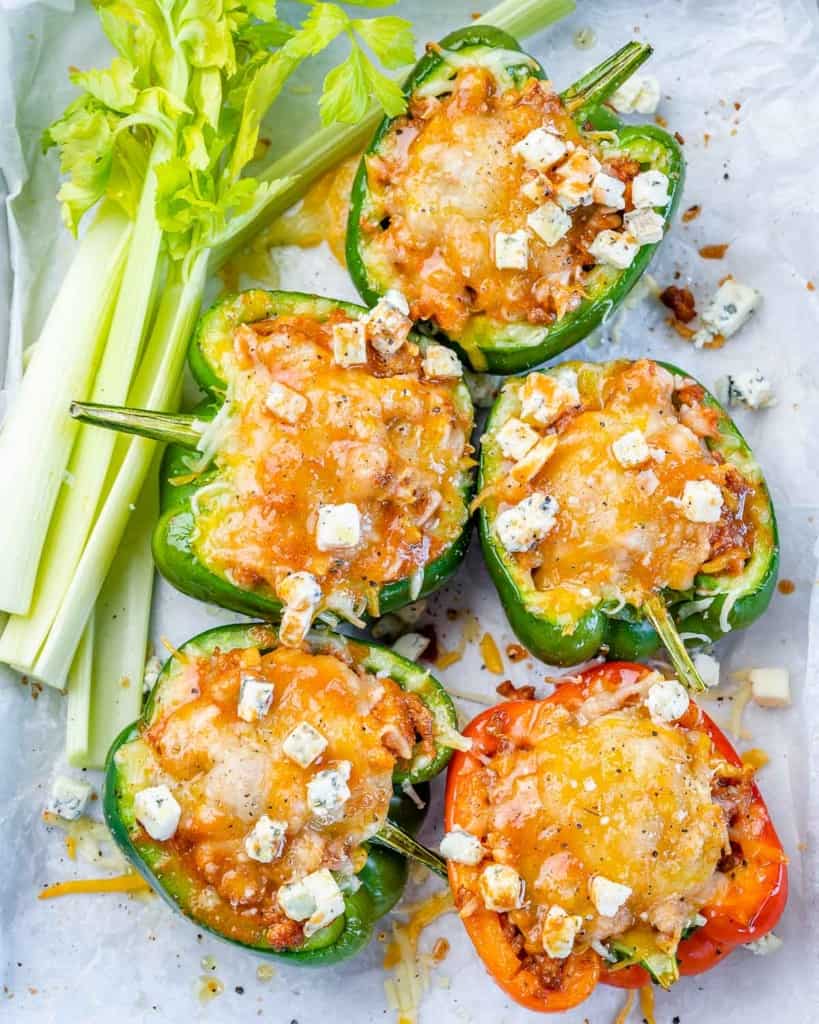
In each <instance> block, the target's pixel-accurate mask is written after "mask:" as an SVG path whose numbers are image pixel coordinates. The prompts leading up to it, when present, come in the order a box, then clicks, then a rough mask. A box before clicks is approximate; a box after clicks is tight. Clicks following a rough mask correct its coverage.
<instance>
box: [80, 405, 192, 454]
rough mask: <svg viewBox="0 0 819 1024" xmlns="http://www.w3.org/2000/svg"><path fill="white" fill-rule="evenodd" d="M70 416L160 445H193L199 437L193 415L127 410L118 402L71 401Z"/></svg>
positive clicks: (190, 446)
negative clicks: (159, 443)
mask: <svg viewBox="0 0 819 1024" xmlns="http://www.w3.org/2000/svg"><path fill="white" fill-rule="evenodd" d="M70 412H71V415H72V416H73V417H74V419H75V420H79V421H80V423H90V424H91V425H92V426H95V427H105V428H106V429H108V430H118V431H119V432H120V433H122V434H136V435H137V437H147V438H149V439H150V440H152V441H161V442H162V443H163V444H181V445H185V446H186V447H187V448H196V446H197V444H198V443H199V440H200V438H201V436H202V434H201V431H199V430H198V429H197V428H196V427H195V426H194V423H195V422H196V417H195V416H189V415H186V414H184V413H169V412H151V410H150V409H128V408H126V407H125V406H121V405H97V404H95V403H94V402H72V403H71V409H70Z"/></svg>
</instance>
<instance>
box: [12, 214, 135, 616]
mask: <svg viewBox="0 0 819 1024" xmlns="http://www.w3.org/2000/svg"><path fill="white" fill-rule="evenodd" d="M130 239H131V226H130V222H129V221H128V219H127V218H126V217H125V216H124V214H122V213H121V212H120V211H119V209H118V208H116V207H114V206H113V205H110V204H106V205H104V206H103V207H102V209H101V210H100V213H99V215H98V216H97V218H96V219H95V220H94V222H93V223H92V224H91V226H90V227H89V229H88V231H87V232H86V233H85V235H84V236H83V238H82V241H81V242H80V244H79V247H78V249H77V252H76V255H75V256H74V260H73V262H72V264H71V267H70V268H69V270H68V273H67V274H66V276H65V279H64V281H63V284H62V286H61V288H60V291H59V294H58V295H57V299H56V301H55V303H54V305H53V306H52V308H51V312H50V314H49V316H48V319H47V320H46V323H45V326H44V327H43V330H42V332H41V334H40V337H39V339H38V340H37V342H36V343H35V346H34V350H33V353H32V356H31V361H30V363H29V364H28V367H27V368H26V371H25V374H24V376H23V380H22V382H21V384H20V387H19V389H18V391H17V394H16V395H15V401H14V403H13V404H12V406H11V409H10V411H9V414H8V416H7V418H6V421H5V423H4V424H3V429H2V432H0V492H2V494H4V495H5V496H6V498H5V500H4V501H2V502H0V537H2V538H3V543H2V545H0V608H2V609H3V610H4V611H8V612H13V613H17V614H25V613H27V612H28V610H29V608H30V605H31V599H32V595H33V592H34V583H35V579H36V575H37V569H38V566H39V563H40V560H41V553H42V549H43V544H44V542H45V537H46V534H47V531H48V525H49V521H50V518H51V514H52V512H53V510H54V506H55V504H56V502H57V498H58V494H59V491H60V485H61V484H62V483H63V478H64V475H65V471H66V467H67V465H68V462H69V458H70V455H71V450H72V447H73V445H74V442H75V440H76V437H77V433H78V427H77V424H76V423H75V422H74V421H72V419H71V417H70V416H69V415H68V405H69V402H70V401H71V399H72V398H77V397H80V396H85V397H88V395H89V394H90V391H91V387H92V384H93V380H94V375H95V373H96V369H97V366H98V363H99V360H100V356H101V353H102V350H103V347H104V343H105V339H106V337H107V335H108V329H109V326H110V323H111V318H112V315H113V312H114V307H115V304H116V299H117V296H118V294H119V287H120V283H121V280H122V276H123V271H124V267H125V261H126V256H127V253H128V246H129V242H130ZM78 297H80V298H78ZM12 495H13V496H14V499H13V500H11V497H12Z"/></svg>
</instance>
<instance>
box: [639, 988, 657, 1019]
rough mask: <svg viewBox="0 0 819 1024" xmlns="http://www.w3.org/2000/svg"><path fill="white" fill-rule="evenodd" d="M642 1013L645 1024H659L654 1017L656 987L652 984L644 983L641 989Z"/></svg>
mask: <svg viewBox="0 0 819 1024" xmlns="http://www.w3.org/2000/svg"><path fill="white" fill-rule="evenodd" d="M640 1013H642V1015H643V1022H644V1024H657V1021H656V1018H655V1017H654V989H653V988H652V987H651V985H643V987H642V988H641V989H640Z"/></svg>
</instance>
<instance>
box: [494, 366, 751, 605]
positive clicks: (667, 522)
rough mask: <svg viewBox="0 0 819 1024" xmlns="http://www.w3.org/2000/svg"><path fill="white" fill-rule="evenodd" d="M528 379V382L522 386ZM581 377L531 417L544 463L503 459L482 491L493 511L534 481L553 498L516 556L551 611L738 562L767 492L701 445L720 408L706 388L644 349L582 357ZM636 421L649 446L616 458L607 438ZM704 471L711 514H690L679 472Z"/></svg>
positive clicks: (633, 595)
mask: <svg viewBox="0 0 819 1024" xmlns="http://www.w3.org/2000/svg"><path fill="white" fill-rule="evenodd" d="M541 376H542V375H539V374H538V375H536V374H532V375H531V378H530V379H531V380H532V381H535V380H536V378H539V377H541ZM529 386H530V385H529V383H528V382H524V384H523V385H522V386H521V391H520V394H523V393H524V392H525V390H526V388H527V387H529ZM577 388H578V391H579V397H576V399H575V404H571V402H570V403H569V404H567V406H566V407H565V409H563V410H562V411H561V413H560V415H559V416H557V417H556V418H555V420H554V422H553V423H551V424H550V425H549V427H548V428H546V429H544V428H543V427H542V426H541V425H538V424H536V423H535V424H532V427H533V429H535V430H536V431H537V432H538V433H539V434H542V435H543V436H544V437H545V438H549V439H553V449H552V452H551V454H550V456H549V457H548V459H547V460H545V462H544V464H543V466H542V467H541V469H540V470H539V471H538V472H537V473H536V474H535V475H534V476H532V477H530V478H529V479H526V480H522V479H520V476H519V475H518V474H517V472H516V471H515V468H514V464H513V462H512V461H511V460H508V466H503V464H502V468H501V470H500V472H499V473H498V477H499V482H498V483H497V484H494V485H493V484H490V486H489V488H488V493H485V494H484V495H483V496H482V500H486V501H488V502H489V503H490V504H492V503H496V508H497V511H498V512H502V511H503V510H504V509H506V508H509V507H511V506H513V505H516V504H517V503H519V502H520V501H521V500H523V499H524V498H526V496H527V495H529V494H531V493H533V492H536V491H537V492H543V493H545V494H548V495H549V496H550V497H551V498H552V499H553V500H554V501H556V502H557V505H558V508H559V512H558V513H557V515H556V517H555V522H554V526H553V528H552V529H550V530H549V532H548V534H547V535H546V536H545V537H543V538H542V539H541V540H540V541H539V542H538V543H537V544H536V545H534V546H533V547H532V548H531V550H529V551H525V552H522V553H519V554H515V555H514V556H513V557H514V558H515V559H516V560H517V562H518V564H519V565H520V566H521V568H523V569H524V570H530V571H531V572H532V578H533V581H534V584H535V586H536V588H537V589H538V590H539V591H543V592H548V600H549V602H550V603H551V604H550V608H551V611H552V612H553V613H554V614H555V616H556V617H557V618H560V616H561V615H565V616H566V617H567V620H568V619H571V618H572V617H573V616H576V615H577V614H579V613H582V611H583V610H585V609H586V608H589V607H592V606H593V605H595V604H597V603H598V602H599V601H601V600H602V599H604V598H608V599H610V600H615V601H625V602H629V603H631V604H633V605H635V606H639V605H640V604H642V601H643V599H644V597H645V596H646V595H647V594H650V593H652V592H655V591H658V590H661V589H663V588H666V587H668V588H670V589H672V590H677V591H684V590H686V589H688V588H689V587H691V586H693V584H694V580H695V577H696V575H697V574H698V573H700V572H706V573H713V574H717V573H723V572H727V573H738V572H741V571H742V568H743V566H744V565H745V562H746V560H747V559H748V557H749V556H750V554H751V550H752V547H753V540H754V535H755V531H756V530H757V529H758V528H759V515H760V509H761V508H764V506H765V501H764V495H763V494H761V493H760V491H759V489H758V488H757V487H756V486H755V485H754V483H753V482H752V481H750V480H748V479H746V478H745V477H744V476H743V475H742V474H741V473H740V471H739V470H738V469H737V468H736V467H734V466H733V465H731V464H730V463H727V462H725V461H723V460H722V459H721V457H720V456H719V455H718V454H717V453H713V452H711V451H709V449H708V447H707V445H706V443H705V442H706V439H707V438H709V437H712V436H714V434H715V431H716V413H715V411H714V410H713V409H710V408H709V407H708V406H707V405H706V404H705V403H704V401H703V398H704V392H703V389H702V388H701V387H700V386H699V385H697V384H695V383H694V382H693V381H691V380H689V379H687V378H680V377H675V376H673V375H672V374H671V373H669V371H668V370H666V369H664V368H663V367H662V366H660V365H658V364H657V363H655V362H653V361H651V360H648V359H641V360H638V361H636V362H634V363H626V362H623V363H621V364H611V366H610V367H609V368H608V369H605V368H604V369H601V370H599V371H598V370H597V369H596V368H594V369H592V370H590V371H586V370H585V369H581V371H580V373H579V375H578V379H577ZM634 431H639V432H640V433H641V434H642V436H643V439H644V441H645V443H646V445H647V447H648V451H649V454H648V456H647V457H646V458H645V460H644V461H642V462H640V463H639V464H637V465H634V466H624V465H622V464H621V462H620V461H619V460H618V458H617V455H616V451H615V446H616V444H617V442H618V440H619V439H621V438H623V436H624V435H627V434H630V433H631V432H634ZM490 437H491V435H490ZM700 481H707V482H709V483H710V484H714V485H715V486H716V487H717V488H719V492H720V494H721V497H722V503H723V504H722V510H721V514H720V516H719V519H718V521H717V522H695V521H692V520H691V519H690V518H688V516H687V515H686V511H685V508H684V507H683V501H682V496H683V494H684V492H685V487H686V484H687V483H688V482H700ZM546 596H547V595H546V594H545V593H544V599H545V598H546Z"/></svg>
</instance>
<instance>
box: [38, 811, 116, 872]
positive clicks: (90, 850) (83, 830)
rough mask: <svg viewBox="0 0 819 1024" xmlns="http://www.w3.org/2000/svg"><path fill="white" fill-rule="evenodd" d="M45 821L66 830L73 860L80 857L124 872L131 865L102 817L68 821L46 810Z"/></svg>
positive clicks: (69, 855)
mask: <svg viewBox="0 0 819 1024" xmlns="http://www.w3.org/2000/svg"><path fill="white" fill-rule="evenodd" d="M43 821H44V822H45V824H46V825H48V826H50V827H53V828H58V829H60V830H61V831H62V832H64V833H65V849H66V853H67V855H68V857H69V858H70V859H71V860H76V859H78V858H79V860H82V861H85V862H86V863H88V864H94V865H95V866H96V867H99V868H106V869H107V870H109V871H119V872H124V871H125V870H126V869H127V866H128V864H127V861H126V860H125V858H124V857H123V856H122V854H121V853H120V852H119V850H118V849H117V847H116V845H115V843H114V840H113V838H112V836H111V833H110V832H109V831H108V829H107V828H106V826H105V825H104V824H103V823H102V822H101V821H93V820H92V819H91V818H87V817H85V816H82V817H80V818H75V819H74V820H73V821H67V820H66V819H65V818H61V817H59V816H58V815H56V814H54V813H53V812H52V811H44V812H43Z"/></svg>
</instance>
